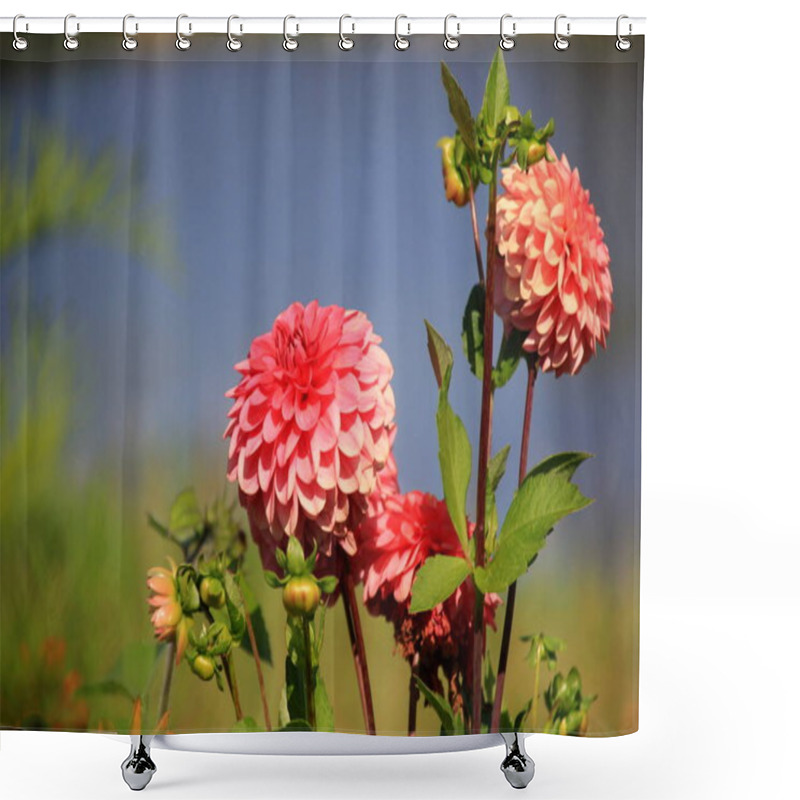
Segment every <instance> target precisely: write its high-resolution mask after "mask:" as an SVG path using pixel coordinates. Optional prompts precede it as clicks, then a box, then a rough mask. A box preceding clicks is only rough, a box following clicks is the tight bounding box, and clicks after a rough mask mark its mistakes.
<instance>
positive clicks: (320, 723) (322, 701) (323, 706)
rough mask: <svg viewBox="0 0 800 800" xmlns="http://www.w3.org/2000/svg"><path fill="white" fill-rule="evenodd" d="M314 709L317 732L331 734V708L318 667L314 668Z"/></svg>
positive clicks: (332, 726)
mask: <svg viewBox="0 0 800 800" xmlns="http://www.w3.org/2000/svg"><path fill="white" fill-rule="evenodd" d="M314 709H315V711H316V714H317V730H318V731H329V732H331V733H332V732H333V728H334V725H333V706H332V705H331V701H330V698H329V697H328V692H327V690H326V689H325V683H324V682H323V680H322V677H321V676H320V674H319V668H318V667H315V668H314Z"/></svg>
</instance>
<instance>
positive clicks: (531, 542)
mask: <svg viewBox="0 0 800 800" xmlns="http://www.w3.org/2000/svg"><path fill="white" fill-rule="evenodd" d="M587 458H589V456H588V454H586V453H563V454H559V455H557V456H551V457H550V458H547V459H545V460H544V461H543V462H542V463H541V464H539V465H538V466H537V467H534V469H532V470H531V471H530V472H529V473H528V475H527V476H526V477H525V480H524V481H523V482H522V485H521V486H520V488H519V489H518V490H517V492H516V494H515V495H514V499H513V500H512V501H511V506H510V507H509V509H508V513H507V514H506V518H505V520H504V521H503V524H502V527H501V528H500V534H499V537H498V543H497V547H496V548H495V551H494V553H493V555H492V559H491V561H490V562H489V563H488V564H487V565H486V566H485V567H479V568H477V569H476V571H475V580H476V582H477V584H478V587H479V588H480V590H481V591H482V592H484V593H485V592H498V593H499V592H504V591H505V590H506V589H507V588H508V587H509V586H510V585H511V584H512V583H513V582H514V581H516V580H517V578H519V577H521V576H522V575H524V574H525V572H526V571H527V569H528V565H529V564H530V563H531V561H532V560H533V558H534V557H535V556H536V554H537V553H538V552H539V550H541V549H542V547H544V544H545V541H546V539H547V535H548V534H549V533H550V531H551V530H552V529H553V526H554V525H555V524H556V522H558V521H559V520H560V519H562V518H563V517H565V516H567V515H568V514H571V513H573V512H575V511H578V510H580V509H582V508H585V507H586V506H587V505H589V503H590V502H591V500H589V499H588V498H586V497H584V496H583V494H581V491H580V489H578V487H577V486H576V485H575V484H573V483H571V481H570V478H571V477H572V474H573V473H574V471H575V469H576V468H577V467H578V465H579V464H581V463H582V462H583V461H585V460H586V459H587Z"/></svg>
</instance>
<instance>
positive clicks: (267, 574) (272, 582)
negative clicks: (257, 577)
mask: <svg viewBox="0 0 800 800" xmlns="http://www.w3.org/2000/svg"><path fill="white" fill-rule="evenodd" d="M277 552H280V551H279V550H278V551H277ZM264 580H265V581H266V582H267V586H269V588H270V589H279V588H280V587H281V586H283V584H284V582H285V580H286V579H285V578H283V579H282V578H279V577H278V576H277V575H276V574H275V573H274V572H273V571H272V570H271V569H265V570H264Z"/></svg>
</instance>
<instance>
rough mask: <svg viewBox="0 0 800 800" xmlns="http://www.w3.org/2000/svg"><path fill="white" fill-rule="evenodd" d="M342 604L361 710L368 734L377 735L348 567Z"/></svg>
mask: <svg viewBox="0 0 800 800" xmlns="http://www.w3.org/2000/svg"><path fill="white" fill-rule="evenodd" d="M342 602H343V604H344V615H345V618H346V619H347V632H348V633H349V634H350V647H351V648H352V650H353V663H354V664H355V668H356V679H357V680H358V692H359V695H360V696H361V710H362V712H363V713H364V725H365V726H366V729H367V733H368V734H370V735H373V736H374V735H375V711H374V710H373V707H372V690H371V688H370V682H369V670H368V669H367V651H366V648H365V647H364V634H363V633H362V631H361V619H360V618H359V616H358V606H357V605H356V593H355V589H354V588H353V576H352V575H351V574H350V570H349V568H348V566H347V565H345V568H344V575H343V576H342Z"/></svg>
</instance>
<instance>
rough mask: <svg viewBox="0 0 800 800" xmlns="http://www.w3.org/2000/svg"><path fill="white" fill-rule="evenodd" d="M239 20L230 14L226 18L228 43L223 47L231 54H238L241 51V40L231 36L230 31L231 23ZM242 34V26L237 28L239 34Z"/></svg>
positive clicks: (231, 32)
mask: <svg viewBox="0 0 800 800" xmlns="http://www.w3.org/2000/svg"><path fill="white" fill-rule="evenodd" d="M235 19H239V17H237V16H236V14H231V15H230V16H229V17H228V41H227V42H225V47H227V48H228V50H230V51H231V53H238V52H239V51H240V50H241V49H242V40H241V39H240V38H239V37H238V36H234V35H233V31H232V30H231V23H232V22H233V21H234V20H235ZM241 32H242V26H241V25H240V26H239V33H241Z"/></svg>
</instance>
